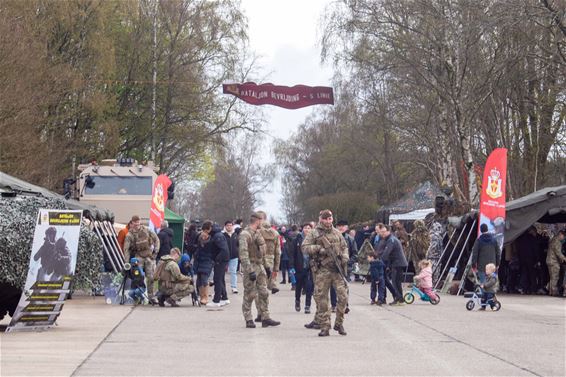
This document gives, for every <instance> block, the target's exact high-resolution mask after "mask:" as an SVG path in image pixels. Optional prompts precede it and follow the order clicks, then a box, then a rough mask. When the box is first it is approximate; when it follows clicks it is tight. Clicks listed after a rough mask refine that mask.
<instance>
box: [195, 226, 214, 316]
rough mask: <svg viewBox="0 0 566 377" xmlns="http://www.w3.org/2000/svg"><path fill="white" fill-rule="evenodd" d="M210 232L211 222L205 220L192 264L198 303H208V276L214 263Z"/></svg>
mask: <svg viewBox="0 0 566 377" xmlns="http://www.w3.org/2000/svg"><path fill="white" fill-rule="evenodd" d="M211 232H212V222H211V221H205V222H204V223H203V224H202V232H201V233H200V234H199V235H198V240H197V248H196V252H195V254H194V256H193V260H194V262H193V265H194V266H195V271H196V273H197V289H198V293H199V297H200V303H201V304H202V305H206V304H207V303H208V277H209V276H210V273H211V272H212V266H213V265H214V262H213V259H212V248H211V245H209V244H210V233H211Z"/></svg>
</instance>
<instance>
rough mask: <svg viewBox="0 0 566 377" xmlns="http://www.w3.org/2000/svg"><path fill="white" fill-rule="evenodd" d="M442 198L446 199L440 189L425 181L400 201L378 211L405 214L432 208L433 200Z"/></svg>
mask: <svg viewBox="0 0 566 377" xmlns="http://www.w3.org/2000/svg"><path fill="white" fill-rule="evenodd" d="M437 196H442V197H444V198H446V194H444V193H443V192H442V191H441V190H440V188H438V187H437V186H435V185H433V184H432V183H431V182H430V181H426V182H424V183H422V184H421V185H420V186H418V187H417V188H416V189H414V190H413V191H411V192H409V193H407V194H405V195H404V196H403V197H402V198H401V199H400V200H398V201H396V202H394V203H391V204H389V205H386V206H383V207H382V208H380V211H389V212H390V213H406V212H410V211H414V210H420V209H428V208H434V206H435V198H436V197H437Z"/></svg>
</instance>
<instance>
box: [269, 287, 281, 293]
mask: <svg viewBox="0 0 566 377" xmlns="http://www.w3.org/2000/svg"><path fill="white" fill-rule="evenodd" d="M277 292H279V288H271V294H276V293H277Z"/></svg>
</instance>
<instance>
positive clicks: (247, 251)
mask: <svg viewBox="0 0 566 377" xmlns="http://www.w3.org/2000/svg"><path fill="white" fill-rule="evenodd" d="M239 244H240V247H239V249H240V263H241V264H242V271H244V272H246V273H247V272H249V269H250V265H251V264H252V263H253V264H260V265H263V266H265V248H266V247H265V240H264V239H263V237H262V236H261V232H260V231H259V230H253V229H251V228H250V227H249V226H248V227H246V228H245V229H244V230H242V231H241V232H240V238H239Z"/></svg>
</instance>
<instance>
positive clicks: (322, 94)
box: [316, 93, 330, 99]
mask: <svg viewBox="0 0 566 377" xmlns="http://www.w3.org/2000/svg"><path fill="white" fill-rule="evenodd" d="M316 98H325V99H330V94H329V93H316Z"/></svg>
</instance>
